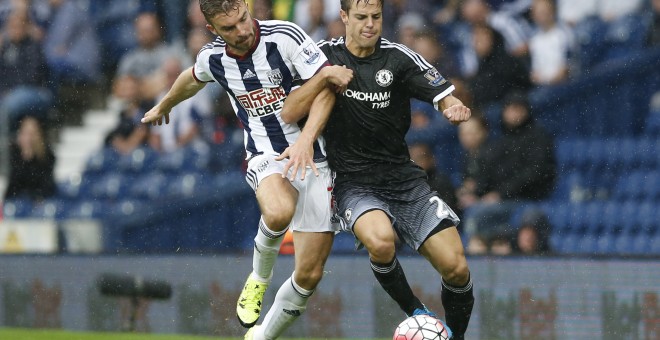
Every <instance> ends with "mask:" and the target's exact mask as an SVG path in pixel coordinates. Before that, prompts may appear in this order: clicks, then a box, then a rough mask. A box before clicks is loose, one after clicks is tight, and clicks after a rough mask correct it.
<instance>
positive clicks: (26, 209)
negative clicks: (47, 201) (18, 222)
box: [2, 198, 32, 219]
mask: <svg viewBox="0 0 660 340" xmlns="http://www.w3.org/2000/svg"><path fill="white" fill-rule="evenodd" d="M31 212H32V200H30V199H27V198H10V199H7V200H6V201H5V202H4V203H3V206H2V215H3V216H4V218H12V219H13V218H25V217H29V216H30V214H31Z"/></svg>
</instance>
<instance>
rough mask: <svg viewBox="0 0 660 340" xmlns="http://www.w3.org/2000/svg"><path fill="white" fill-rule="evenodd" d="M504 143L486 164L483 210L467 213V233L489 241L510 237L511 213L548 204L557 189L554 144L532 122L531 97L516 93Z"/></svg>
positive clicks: (509, 102) (505, 115)
mask: <svg viewBox="0 0 660 340" xmlns="http://www.w3.org/2000/svg"><path fill="white" fill-rule="evenodd" d="M502 130H503V135H502V137H500V138H499V140H497V141H496V142H495V143H494V145H493V149H492V151H491V152H489V156H488V160H487V161H486V166H485V171H484V176H485V180H484V181H483V184H482V183H478V184H480V185H481V186H480V187H478V188H477V191H478V192H483V193H484V194H483V195H481V199H480V201H479V204H475V205H473V206H471V207H470V209H469V210H468V211H467V212H466V218H465V230H466V231H467V233H468V235H470V236H471V235H473V234H479V235H481V236H482V237H484V238H485V239H488V240H493V239H494V238H497V237H512V235H514V234H513V233H514V231H515V230H514V228H513V227H512V226H511V225H510V222H509V221H510V220H511V213H512V212H513V211H514V210H515V209H517V208H518V207H519V206H520V204H522V203H523V202H525V201H530V200H532V201H536V200H541V199H544V198H547V197H548V196H549V195H550V193H551V192H552V190H553V188H554V181H555V176H556V164H555V158H554V154H555V153H554V143H553V141H552V139H551V138H550V136H548V135H547V134H546V132H545V131H544V130H543V129H542V128H540V127H538V126H537V125H536V124H535V123H534V120H533V119H532V117H531V115H530V112H529V106H528V103H527V97H526V95H525V94H524V93H521V92H513V93H511V94H509V95H508V96H507V98H506V100H505V106H504V110H503V112H502Z"/></svg>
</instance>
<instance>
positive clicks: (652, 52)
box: [0, 0, 660, 256]
mask: <svg viewBox="0 0 660 340" xmlns="http://www.w3.org/2000/svg"><path fill="white" fill-rule="evenodd" d="M248 3H249V6H250V8H251V10H252V13H253V16H254V17H255V18H257V19H273V18H274V19H282V20H291V21H293V22H295V23H297V24H298V25H300V26H301V27H302V28H303V29H304V30H305V31H306V32H307V33H308V34H309V35H310V36H311V37H312V38H313V39H314V40H321V39H329V38H332V37H338V36H341V35H343V34H344V31H343V30H344V26H343V23H342V22H341V20H340V19H339V1H338V0H272V1H269V0H252V1H248ZM384 23H385V24H384V25H383V30H384V31H383V36H384V37H385V38H387V39H389V40H391V41H396V42H400V43H403V44H405V45H406V46H408V47H410V48H411V49H412V50H414V51H416V52H417V53H419V54H421V55H422V56H423V57H424V58H425V59H426V60H428V61H429V62H430V63H431V64H433V65H435V66H436V68H437V69H438V70H439V71H440V72H441V73H442V74H443V75H444V76H445V77H446V78H448V79H450V80H451V81H452V82H453V83H454V84H455V85H456V92H455V95H456V96H457V97H459V98H460V99H461V100H463V102H465V103H466V105H468V106H469V107H471V108H472V110H473V116H474V118H473V119H472V120H471V121H470V122H467V123H464V124H462V125H461V126H459V127H458V128H456V127H454V126H452V125H451V124H449V123H448V122H446V121H445V119H444V118H443V117H442V116H441V115H439V114H438V113H437V112H434V109H433V107H432V105H429V104H427V103H423V102H417V101H413V102H412V103H411V105H412V108H413V112H412V125H411V130H410V132H409V135H408V142H409V146H410V150H411V157H412V158H413V160H415V161H416V162H417V163H418V164H419V165H420V166H422V167H424V168H425V169H426V170H427V172H428V173H429V179H430V182H431V184H432V186H433V187H434V188H435V189H436V190H438V192H439V193H440V196H441V197H442V198H443V199H445V200H446V201H447V202H448V203H449V204H450V205H451V206H452V207H453V208H455V209H456V210H457V211H458V212H460V215H461V216H462V218H463V223H462V224H461V226H460V229H461V233H462V236H463V238H464V241H465V244H466V246H467V250H468V252H469V253H471V254H500V255H504V254H512V253H523V254H551V253H554V254H589V255H593V254H600V255H622V254H623V255H651V256H658V255H660V222H659V221H660V211H659V210H658V209H657V207H658V205H659V203H660V0H628V1H620V0H581V1H570V0H436V1H431V0H415V1H412V0H391V1H386V3H385V7H384ZM205 24H206V21H205V20H204V17H203V16H202V14H201V12H200V11H199V8H198V2H197V0H191V1H184V0H113V1H105V0H3V1H2V2H1V3H0V27H1V28H2V32H1V34H0V118H2V121H1V123H0V124H2V128H0V133H1V135H0V136H2V137H1V139H0V140H3V141H5V143H4V145H3V144H1V143H0V147H4V149H2V150H1V152H2V154H3V156H0V161H1V162H2V165H3V169H4V170H3V171H2V172H0V175H4V176H5V178H6V181H5V182H6V185H5V187H6V189H5V191H4V203H3V215H4V216H3V218H4V219H22V218H49V219H55V220H66V219H80V218H91V219H98V220H102V221H104V222H103V225H104V228H105V229H112V231H111V232H108V231H105V232H104V233H105V234H104V237H107V238H109V239H110V241H108V240H106V248H105V251H107V252H116V251H131V252H142V251H146V252H161V253H162V252H170V251H174V250H181V251H198V250H205V251H219V250H226V249H237V248H238V249H240V248H245V247H247V249H249V248H251V244H252V243H251V238H252V229H253V227H254V226H256V221H257V220H258V215H259V213H258V209H257V207H256V204H255V202H254V201H253V198H252V195H251V194H250V192H249V190H250V189H249V187H248V186H247V185H245V184H244V183H243V179H242V177H243V174H242V172H243V169H244V162H243V158H244V151H243V135H242V130H241V127H240V126H239V123H238V122H237V120H236V119H235V117H234V113H233V111H232V109H231V107H230V104H229V101H228V100H227V97H226V94H225V93H223V91H222V89H221V88H220V87H219V86H217V84H214V85H212V86H207V87H206V88H205V89H204V90H203V91H202V92H200V93H199V94H198V95H196V96H195V97H194V98H193V99H192V100H189V101H186V102H184V103H182V104H181V105H179V106H178V107H176V108H175V109H174V111H173V113H174V114H173V115H172V123H171V124H170V125H167V126H165V125H163V126H157V127H150V126H145V125H142V124H140V123H139V119H140V118H141V117H142V116H143V114H144V112H146V110H148V109H149V108H150V107H151V105H153V103H154V101H155V100H157V99H158V98H159V97H160V96H162V95H164V92H165V91H166V90H167V89H168V88H169V86H170V85H171V84H172V83H173V81H174V79H176V76H177V75H178V74H179V73H180V72H181V70H183V69H185V68H187V67H189V66H191V65H192V64H193V62H194V60H195V56H196V54H197V52H198V51H199V49H200V48H201V47H202V46H203V45H204V44H206V43H207V42H209V41H211V40H212V39H213V38H214V37H213V36H211V35H210V33H209V32H208V31H207V30H206V28H205V27H204V26H205ZM99 112H100V113H101V114H100V115H99ZM107 117H110V119H107ZM102 123H103V124H102ZM104 124H105V125H104ZM99 126H100V127H99ZM71 127H76V128H77V130H76V131H78V133H83V134H84V133H85V132H84V131H86V133H87V134H91V135H97V136H101V137H100V138H97V139H96V140H98V145H97V144H93V145H84V144H88V143H86V142H80V141H78V144H82V145H77V146H76V145H74V146H76V147H83V146H86V147H87V149H85V150H86V152H84V153H82V154H81V155H78V156H77V157H78V158H83V163H82V164H83V167H82V169H79V170H78V171H69V170H68V168H67V167H66V165H67V164H69V163H71V162H74V161H75V160H73V159H70V155H67V152H66V150H64V151H61V152H60V151H58V150H63V149H69V151H71V148H72V147H71V146H66V147H65V146H63V145H64V144H63V141H65V140H67V139H71V138H73V137H71V136H70V135H71V133H69V131H71V130H70V129H69V128H71ZM81 131H83V132H81ZM74 139H75V138H74ZM74 144H75V143H74ZM7 150H8V151H9V152H7ZM90 151H91V152H90ZM58 167H60V168H62V169H65V170H62V171H60V172H59V173H58V172H57V168H58ZM0 189H2V183H0ZM238 229H241V230H242V231H238ZM154 240H156V241H154ZM337 247H338V248H339V249H343V250H351V248H352V242H350V240H349V241H344V240H343V239H338V242H337Z"/></svg>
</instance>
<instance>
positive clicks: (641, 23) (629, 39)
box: [605, 14, 647, 59]
mask: <svg viewBox="0 0 660 340" xmlns="http://www.w3.org/2000/svg"><path fill="white" fill-rule="evenodd" d="M646 25H647V23H646V17H645V16H642V15H639V14H629V15H625V16H623V17H621V18H618V19H615V20H614V21H612V22H610V23H609V24H608V25H607V28H606V32H605V41H606V43H607V51H606V52H605V57H606V59H617V58H622V57H626V56H630V55H631V54H633V53H636V52H637V51H639V50H640V49H642V48H644V43H645V37H646V34H645V33H646V27H647V26H646Z"/></svg>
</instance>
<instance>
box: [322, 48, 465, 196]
mask: <svg viewBox="0 0 660 340" xmlns="http://www.w3.org/2000/svg"><path fill="white" fill-rule="evenodd" d="M319 46H320V48H321V50H322V51H323V52H324V53H325V55H326V56H327V57H328V60H329V61H330V63H331V64H334V65H346V67H348V68H350V69H352V70H353V71H354V74H353V80H352V81H351V82H350V83H349V84H348V87H347V89H346V91H345V92H344V93H343V94H338V95H337V99H336V103H335V106H334V108H333V111H332V114H331V116H330V119H329V121H328V123H327V125H326V129H325V131H324V136H325V137H326V143H327V146H326V150H327V154H328V161H329V162H330V167H331V168H332V169H333V170H334V171H336V172H337V180H338V181H344V180H351V181H358V182H362V183H372V184H378V183H382V184H385V183H392V182H403V181H406V180H410V179H413V178H417V177H425V176H426V175H425V174H424V172H423V171H422V170H421V169H419V168H418V167H416V166H414V165H413V164H412V162H411V161H410V156H409V154H408V146H407V145H406V142H405V136H406V133H407V132H408V129H409V128H410V99H411V98H417V99H419V100H422V101H426V102H431V103H435V104H436V105H437V102H438V101H439V100H441V99H442V98H444V97H445V96H447V95H449V94H451V92H452V91H453V90H454V86H453V85H452V84H451V83H450V82H449V81H447V80H445V79H444V78H443V77H442V75H440V73H439V72H438V70H436V69H435V68H434V67H433V66H432V65H431V64H429V63H428V62H427V61H426V60H424V58H422V57H421V56H420V55H419V54H417V53H415V52H413V51H412V50H410V49H409V48H408V47H406V46H404V45H401V44H397V43H392V42H389V41H387V40H386V39H383V38H380V40H379V41H378V43H377V45H376V49H375V51H374V53H372V54H371V55H369V56H367V57H364V58H360V57H356V56H354V55H353V54H351V53H350V52H349V51H348V49H347V48H346V45H345V44H344V38H339V39H333V40H332V41H321V42H319Z"/></svg>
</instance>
